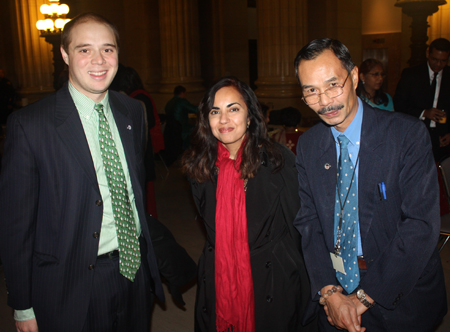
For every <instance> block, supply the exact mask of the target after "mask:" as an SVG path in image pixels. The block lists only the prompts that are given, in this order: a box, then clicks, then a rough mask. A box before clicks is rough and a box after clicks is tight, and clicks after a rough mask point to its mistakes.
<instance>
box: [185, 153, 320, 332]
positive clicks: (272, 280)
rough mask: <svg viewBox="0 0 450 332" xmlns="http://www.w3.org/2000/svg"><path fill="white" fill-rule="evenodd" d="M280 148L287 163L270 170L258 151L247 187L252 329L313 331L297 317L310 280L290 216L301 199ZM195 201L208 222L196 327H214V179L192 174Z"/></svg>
mask: <svg viewBox="0 0 450 332" xmlns="http://www.w3.org/2000/svg"><path fill="white" fill-rule="evenodd" d="M279 147H280V149H282V150H283V155H284V158H285V166H284V168H283V169H282V170H281V171H280V172H278V173H275V174H274V173H272V171H273V166H272V165H271V164H270V162H269V159H268V157H267V154H266V153H265V152H262V155H261V160H262V162H261V166H260V168H259V170H258V173H257V175H256V176H255V177H254V178H252V179H249V180H248V184H247V192H246V208H247V225H248V238H249V247H250V259H251V267H252V275H253V287H254V292H255V323H256V332H262V331H279V332H290V331H315V330H316V326H310V327H309V328H308V329H302V327H301V318H302V313H303V310H304V307H305V306H306V304H307V302H308V299H309V282H308V276H307V274H306V270H305V267H304V262H303V258H302V255H301V249H300V236H299V234H298V232H297V231H296V230H295V228H294V227H293V224H292V222H293V220H294V218H295V215H296V213H297V211H298V208H299V205H300V201H299V198H298V195H297V190H298V183H297V181H296V178H297V172H296V169H295V163H294V155H293V153H292V152H291V151H289V150H288V149H287V148H286V147H282V146H281V145H280V146H279ZM191 188H192V193H193V196H194V201H195V203H196V205H197V208H198V211H199V213H200V215H201V217H202V218H203V221H204V223H205V226H206V232H207V241H206V243H205V247H204V250H203V253H202V256H201V257H200V261H199V274H198V288H197V301H196V313H195V318H196V329H195V330H196V331H204V332H206V331H208V332H215V331H216V328H215V326H216V314H215V284H214V255H215V251H214V247H215V214H216V183H213V182H211V181H206V182H203V183H197V182H195V181H192V180H191Z"/></svg>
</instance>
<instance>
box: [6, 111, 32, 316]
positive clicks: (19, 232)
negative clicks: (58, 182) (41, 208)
mask: <svg viewBox="0 0 450 332" xmlns="http://www.w3.org/2000/svg"><path fill="white" fill-rule="evenodd" d="M29 139H33V138H29V137H27V133H26V131H25V130H24V128H23V127H22V124H21V123H20V118H19V117H18V116H16V114H12V115H11V116H10V117H9V121H8V126H7V138H6V143H5V153H4V158H3V165H2V169H1V175H0V211H1V221H0V254H1V259H2V263H3V266H4V271H5V278H6V284H7V288H8V292H9V295H8V305H9V306H11V307H12V308H14V309H18V310H23V309H28V308H31V307H32V303H31V272H32V271H31V269H32V255H33V247H34V236H35V230H36V218H37V207H38V193H39V172H38V169H37V166H36V163H35V159H34V155H33V151H31V149H30V145H29ZM34 139H35V138H34Z"/></svg>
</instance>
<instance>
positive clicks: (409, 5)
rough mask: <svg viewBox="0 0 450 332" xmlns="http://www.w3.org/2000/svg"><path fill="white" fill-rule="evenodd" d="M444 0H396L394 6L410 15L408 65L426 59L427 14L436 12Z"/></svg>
mask: <svg viewBox="0 0 450 332" xmlns="http://www.w3.org/2000/svg"><path fill="white" fill-rule="evenodd" d="M445 3H446V1H445V0H421V1H418V0H397V3H396V4H395V6H397V7H401V8H402V11H403V13H405V14H406V15H408V16H410V17H412V19H413V21H412V24H411V29H412V33H411V45H410V48H411V58H410V59H409V60H408V64H409V65H410V66H415V65H418V64H420V63H422V62H425V61H426V50H427V48H428V45H427V40H428V36H427V29H428V21H427V19H428V16H429V15H431V14H433V13H435V12H437V11H438V9H439V7H438V6H440V5H443V4H445Z"/></svg>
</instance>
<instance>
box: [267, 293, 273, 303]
mask: <svg viewBox="0 0 450 332" xmlns="http://www.w3.org/2000/svg"><path fill="white" fill-rule="evenodd" d="M266 300H267V302H269V303H270V302H272V300H273V299H272V297H271V296H270V295H267V297H266Z"/></svg>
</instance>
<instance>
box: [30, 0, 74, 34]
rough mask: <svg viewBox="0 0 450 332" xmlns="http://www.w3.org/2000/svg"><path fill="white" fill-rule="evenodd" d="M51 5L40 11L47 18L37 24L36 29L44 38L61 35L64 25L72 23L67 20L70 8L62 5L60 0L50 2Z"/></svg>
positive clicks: (44, 6)
mask: <svg viewBox="0 0 450 332" xmlns="http://www.w3.org/2000/svg"><path fill="white" fill-rule="evenodd" d="M49 2H50V5H47V4H44V5H42V6H41V8H40V11H41V13H42V14H44V16H45V20H39V21H37V22H36V28H37V29H38V30H39V32H40V34H41V36H42V37H45V36H48V35H54V34H58V35H59V34H60V33H61V31H62V29H63V28H64V25H65V24H66V23H67V22H69V21H70V19H68V18H66V14H67V13H69V6H67V5H66V4H60V3H59V0H49Z"/></svg>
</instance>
